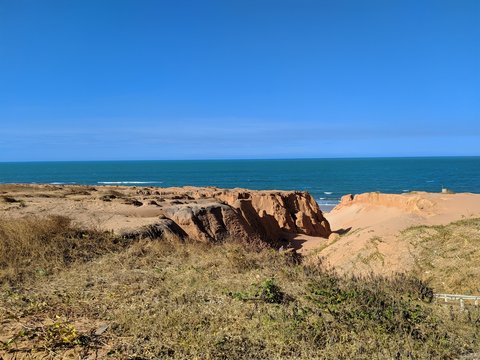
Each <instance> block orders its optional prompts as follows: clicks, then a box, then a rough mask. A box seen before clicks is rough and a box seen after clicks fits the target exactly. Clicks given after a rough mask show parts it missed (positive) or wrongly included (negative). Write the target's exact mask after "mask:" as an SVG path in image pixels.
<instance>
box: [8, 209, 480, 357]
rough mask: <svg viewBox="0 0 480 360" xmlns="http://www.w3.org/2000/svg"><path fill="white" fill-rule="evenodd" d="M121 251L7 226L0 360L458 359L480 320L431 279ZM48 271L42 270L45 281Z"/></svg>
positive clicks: (67, 227)
mask: <svg viewBox="0 0 480 360" xmlns="http://www.w3.org/2000/svg"><path fill="white" fill-rule="evenodd" d="M174 240H175V239H164V240H145V239H144V240H128V241H127V240H121V239H118V238H116V237H115V236H113V235H112V234H110V233H105V232H100V231H91V230H90V231H85V230H82V229H78V228H76V227H75V226H72V224H71V223H70V222H69V221H68V220H67V219H64V218H50V219H44V220H40V219H21V220H3V221H0V246H2V248H1V250H0V282H1V283H0V286H1V290H0V341H1V342H0V358H2V356H3V358H5V359H9V358H29V357H30V358H39V357H41V356H43V357H45V358H68V357H71V358H92V359H93V358H120V359H154V358H178V359H183V358H198V359H251V358H257V359H258V358H260V359H262V358H264V359H276V358H282V359H288V358H292V359H294V358H295V359H297V358H303V359H312V358H320V359H322V358H324V359H333V358H334V359H351V358H355V359H371V358H374V359H385V358H390V359H423V358H432V359H450V358H458V357H461V356H463V355H465V356H469V355H471V354H475V353H477V354H478V352H479V351H480V339H479V335H478V334H480V331H479V330H480V312H479V311H478V310H477V309H476V308H474V307H471V308H468V309H467V311H460V310H459V309H458V308H453V307H445V306H442V305H438V304H434V303H432V291H431V289H430V288H429V287H427V286H426V285H425V283H423V282H422V281H419V280H417V279H415V278H412V277H409V276H405V275H398V276H396V277H393V278H388V279H387V278H383V277H378V276H369V277H362V278H359V277H346V276H340V275H337V274H336V273H335V272H334V271H333V270H329V269H326V268H325V267H324V266H322V265H321V264H318V265H315V266H312V265H305V264H302V263H301V261H300V260H301V259H299V258H298V257H296V256H295V255H294V254H292V253H288V252H284V253H282V252H277V251H275V250H273V249H268V248H261V247H259V246H249V245H247V244H241V243H237V242H234V241H230V242H225V243H223V244H217V245H209V244H201V243H189V242H188V241H187V242H183V243H180V242H176V241H174ZM40 270H41V271H40Z"/></svg>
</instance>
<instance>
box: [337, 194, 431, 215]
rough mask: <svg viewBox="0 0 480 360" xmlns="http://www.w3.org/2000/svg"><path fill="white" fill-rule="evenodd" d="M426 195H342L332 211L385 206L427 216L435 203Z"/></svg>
mask: <svg viewBox="0 0 480 360" xmlns="http://www.w3.org/2000/svg"><path fill="white" fill-rule="evenodd" d="M428 197H429V195H428V193H424V192H417V193H415V192H413V193H404V194H383V193H376V192H370V193H363V194H358V195H352V194H348V195H344V196H342V199H341V200H340V203H339V204H338V205H337V206H336V207H335V208H334V209H333V211H338V210H340V209H342V208H344V207H348V206H352V205H357V204H358V205H362V206H364V207H368V206H385V207H389V208H397V209H401V210H403V211H406V212H411V213H419V214H428V213H431V212H433V211H434V210H435V207H436V202H435V201H434V200H432V199H429V198H428Z"/></svg>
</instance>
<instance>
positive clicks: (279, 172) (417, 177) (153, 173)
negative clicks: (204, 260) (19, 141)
mask: <svg viewBox="0 0 480 360" xmlns="http://www.w3.org/2000/svg"><path fill="white" fill-rule="evenodd" d="M0 183H50V184H93V185H131V186H163V187H167V186H183V185H194V186H218V187H222V188H234V187H243V188H250V189H282V190H306V191H309V192H310V193H311V194H312V195H313V196H314V197H315V199H316V200H317V202H318V203H319V204H320V205H321V206H322V208H323V209H325V210H327V209H328V208H330V207H331V206H332V205H334V204H336V203H337V202H338V200H339V199H340V197H341V196H342V195H344V194H349V193H354V194H355V193H362V192H367V191H380V192H388V193H402V192H408V191H414V190H424V191H433V192H438V191H440V190H441V189H442V187H447V188H449V189H451V190H453V191H455V192H475V193H480V157H435V158H365V159H358V158H356V159H301V160H205V161H85V162H21V163H13V162H12V163H0Z"/></svg>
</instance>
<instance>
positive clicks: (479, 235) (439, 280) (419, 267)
mask: <svg viewBox="0 0 480 360" xmlns="http://www.w3.org/2000/svg"><path fill="white" fill-rule="evenodd" d="M401 236H402V237H403V238H404V239H406V240H407V241H408V242H409V243H410V245H411V249H412V255H414V258H415V269H414V273H415V275H416V276H418V277H420V278H422V279H424V280H426V281H428V283H429V285H430V286H432V287H433V288H434V289H435V291H436V292H439V293H440V292H446V293H454V294H473V295H478V294H480V265H479V264H480V219H467V220H461V221H456V222H453V223H451V224H448V225H438V226H415V227H411V228H409V229H407V230H405V231H403V232H402V234H401Z"/></svg>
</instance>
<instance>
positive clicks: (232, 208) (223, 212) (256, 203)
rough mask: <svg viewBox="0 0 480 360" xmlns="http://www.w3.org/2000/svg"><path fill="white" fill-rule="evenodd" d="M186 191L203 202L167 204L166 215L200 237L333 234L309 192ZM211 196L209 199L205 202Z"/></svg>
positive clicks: (272, 238) (269, 237)
mask: <svg viewBox="0 0 480 360" xmlns="http://www.w3.org/2000/svg"><path fill="white" fill-rule="evenodd" d="M178 191H179V189H175V190H173V192H175V193H178ZM186 191H187V196H188V197H189V198H190V199H192V200H194V201H199V200H202V203H201V204H194V203H192V202H191V201H190V202H187V203H185V204H180V205H175V206H170V207H166V208H165V210H164V211H165V216H167V217H168V218H170V219H172V220H173V221H175V222H176V223H177V224H178V225H179V226H180V227H181V228H182V229H183V230H184V231H185V232H186V233H187V234H188V235H189V237H191V238H194V239H197V240H201V241H220V240H224V239H226V238H229V237H230V238H237V239H258V240H265V241H276V240H280V239H282V238H283V237H284V236H285V233H293V234H306V235H311V236H321V237H325V238H327V237H328V236H329V235H330V234H331V230H330V225H329V223H328V221H327V220H326V219H325V218H324V217H323V214H322V212H321V210H320V208H319V207H318V205H317V203H316V202H315V200H314V199H313V198H312V197H311V196H310V195H309V194H308V193H304V192H288V191H253V190H244V189H232V190H220V189H215V188H207V189H203V188H186ZM177 197H178V195H177ZM207 199H209V202H207V203H205V201H206V200H207Z"/></svg>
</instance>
